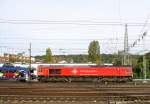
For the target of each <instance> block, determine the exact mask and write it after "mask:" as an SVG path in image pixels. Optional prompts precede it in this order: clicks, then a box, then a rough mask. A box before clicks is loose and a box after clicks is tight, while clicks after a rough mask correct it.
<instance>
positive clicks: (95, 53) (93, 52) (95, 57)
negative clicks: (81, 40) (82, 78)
mask: <svg viewBox="0 0 150 104" xmlns="http://www.w3.org/2000/svg"><path fill="white" fill-rule="evenodd" d="M88 59H89V61H91V62H92V63H96V64H98V65H100V63H101V60H100V46H99V42H98V41H95V40H94V41H92V42H91V43H90V44H89V48H88Z"/></svg>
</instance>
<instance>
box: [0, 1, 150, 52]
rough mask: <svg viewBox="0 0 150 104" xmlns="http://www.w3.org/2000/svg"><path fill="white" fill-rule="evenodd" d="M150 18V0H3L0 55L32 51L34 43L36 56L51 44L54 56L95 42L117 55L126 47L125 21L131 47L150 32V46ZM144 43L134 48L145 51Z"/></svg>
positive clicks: (147, 46)
mask: <svg viewBox="0 0 150 104" xmlns="http://www.w3.org/2000/svg"><path fill="white" fill-rule="evenodd" d="M149 17H150V0H0V53H4V52H5V53H6V52H8V53H20V52H23V51H25V52H26V54H28V47H29V43H30V42H31V43H32V54H33V55H42V54H45V49H46V48H47V47H50V48H51V49H52V53H53V54H87V49H88V45H89V43H90V42H91V41H92V40H98V41H99V43H100V47H101V53H114V52H117V51H118V50H122V49H123V38H124V33H125V26H124V24H126V23H127V24H129V26H128V35H129V45H131V44H133V42H134V41H135V40H136V39H138V38H139V37H140V34H142V33H143V32H144V31H145V30H147V31H148V34H147V35H146V37H145V43H146V44H145V49H147V50H148V49H150V46H149V43H150V42H149V40H150V35H149V34H150V33H149V25H148V23H149V22H150V20H149V19H148V18H149ZM139 23H143V24H144V23H146V24H144V25H145V26H139ZM131 24H132V25H131ZM133 24H135V25H134V26H133ZM142 44H143V43H142V41H140V42H138V44H137V45H136V46H135V47H134V48H132V49H131V51H130V52H131V53H140V52H141V51H142V50H143V46H142Z"/></svg>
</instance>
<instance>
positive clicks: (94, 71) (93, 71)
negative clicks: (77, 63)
mask: <svg viewBox="0 0 150 104" xmlns="http://www.w3.org/2000/svg"><path fill="white" fill-rule="evenodd" d="M80 72H81V73H96V72H97V70H80Z"/></svg>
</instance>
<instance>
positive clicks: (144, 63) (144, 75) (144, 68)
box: [143, 37, 146, 83]
mask: <svg viewBox="0 0 150 104" xmlns="http://www.w3.org/2000/svg"><path fill="white" fill-rule="evenodd" d="M143 50H145V38H144V37H143ZM143 78H144V81H143V82H144V83H146V54H143Z"/></svg>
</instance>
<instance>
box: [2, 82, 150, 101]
mask: <svg viewBox="0 0 150 104" xmlns="http://www.w3.org/2000/svg"><path fill="white" fill-rule="evenodd" d="M149 91H150V86H147V85H139V86H120V87H119V86H118V85H117V86H115V85H114V86H101V87H95V88H94V87H83V86H82V87H80V86H78V87H69V86H68V87H66V88H65V87H59V86H57V87H55V86H53V87H52V86H47V85H46V86H44V85H42V86H37V85H30V84H28V85H25V86H14V85H10V84H8V86H7V85H5V86H0V101H16V100H17V101H26V102H28V101H33V102H34V101H39V102H40V101H43V102H63V101H68V102H78V101H89V102H94V101H96V102H98V101H99V102H100V101H103V102H108V101H110V102H116V101H118V102H119V101H124V102H125V101H126V102H136V101H138V102H149V101H150V92H149ZM8 104H11V103H10V102H9V103H8Z"/></svg>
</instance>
